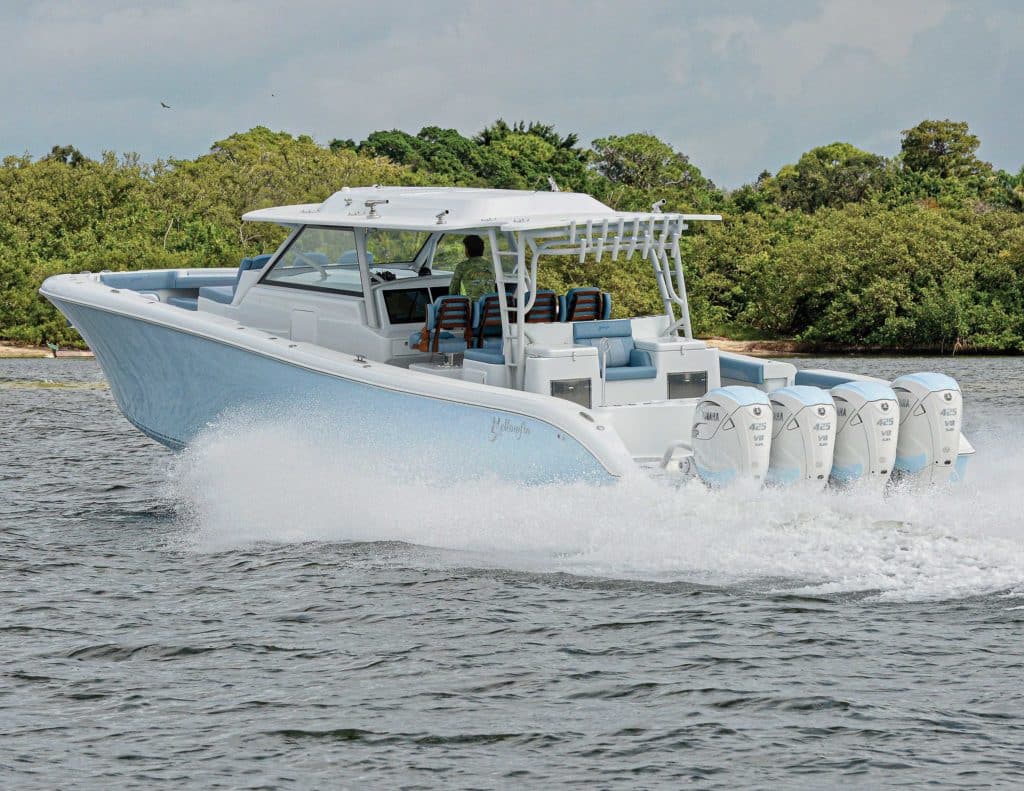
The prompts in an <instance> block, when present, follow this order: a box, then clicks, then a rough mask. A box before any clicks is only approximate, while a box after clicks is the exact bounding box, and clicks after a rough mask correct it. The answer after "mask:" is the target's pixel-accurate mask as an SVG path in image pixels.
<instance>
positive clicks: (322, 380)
mask: <svg viewBox="0 0 1024 791" xmlns="http://www.w3.org/2000/svg"><path fill="white" fill-rule="evenodd" d="M660 209H661V206H660V205H659V204H655V205H654V206H653V207H652V210H651V211H649V212H620V211H615V210H613V209H611V208H609V207H608V206H606V205H604V204H603V203H601V202H599V201H598V200H596V199H595V198H593V197H591V196H589V195H585V194H581V193H571V192H560V191H554V190H552V191H538V192H531V191H513V190H497V189H469V188H452V187H436V188H434V187H393V186H392V187H389V186H373V187H358V188H356V187H351V188H350V187H345V188H342V189H340V190H339V191H337V192H335V193H334V194H332V195H331V196H329V197H328V198H327V199H326V200H324V201H323V202H322V203H311V204H303V205H295V206H280V207H274V208H265V209H259V210H256V211H251V212H249V213H247V214H245V215H244V217H243V220H245V221H247V222H262V223H276V224H278V225H280V226H283V227H284V228H286V229H287V238H286V239H285V240H284V242H283V243H282V244H281V245H280V247H279V248H278V249H277V250H276V251H275V252H273V253H270V254H264V255H259V256H254V257H249V258H245V259H244V260H242V261H241V263H240V265H239V266H238V267H237V268H232V269H173V270H152V271H120V272H109V271H104V272H99V273H91V272H81V273H79V274H63V275H57V276H53V277H50V278H48V279H47V280H46V281H45V283H44V284H43V285H42V288H41V289H40V290H41V293H42V294H43V295H44V296H45V297H46V298H47V299H48V300H50V301H51V302H52V303H53V304H54V305H55V306H56V307H57V308H58V309H59V310H60V311H61V312H62V313H63V314H64V315H65V316H66V317H67V319H68V320H69V321H70V323H71V324H72V325H73V326H74V327H75V328H76V329H77V330H78V331H79V332H80V333H81V335H82V337H83V338H84V339H85V341H86V342H87V343H88V344H89V346H90V348H91V349H92V350H93V352H94V353H95V355H96V358H97V360H98V361H99V364H100V366H101V367H102V369H103V371H104V373H105V375H106V377H107V379H108V381H109V383H110V388H111V391H112V393H113V396H114V399H115V400H116V402H117V405H118V407H119V408H120V410H121V411H122V412H123V413H124V415H125V417H126V418H127V419H128V420H129V421H130V422H131V423H132V424H133V425H134V426H135V427H136V428H138V429H139V430H140V431H142V432H143V433H144V434H146V435H147V436H149V437H151V438H153V439H154V440H156V441H158V442H160V443H163V444H164V445H166V446H168V447H169V448H173V449H181V448H184V447H186V446H187V445H189V443H191V442H193V441H194V440H195V439H196V437H197V436H199V435H200V434H201V433H202V432H203V431H204V430H206V429H207V428H208V427H210V426H211V425H215V424H217V423H218V421H221V420H223V418H224V416H225V415H228V414H231V413H232V412H233V411H236V410H239V409H248V410H258V411H259V413H260V414H263V415H265V416H267V417H268V418H269V419H274V418H276V417H278V416H281V417H283V416H286V415H294V414H296V413H300V414H309V415H313V414H315V415H316V416H317V417H316V420H319V421H328V422H329V423H330V425H331V428H332V430H334V431H337V432H338V433H339V435H340V436H343V437H349V438H350V440H351V443H353V444H354V445H356V446H358V445H359V444H360V443H364V444H366V445H367V446H368V447H367V452H373V453H377V452H381V450H382V449H383V448H387V451H386V452H388V453H391V454H402V455H404V456H410V457H418V456H420V455H422V457H423V458H424V459H425V460H429V462H426V461H425V463H429V464H431V465H432V466H433V467H434V468H436V469H438V470H442V471H444V472H446V473H450V474H451V475H452V476H453V477H456V478H467V477H478V476H482V475H489V476H496V477H498V478H505V479H510V480H515V481H522V482H524V483H529V484H535V483H552V482H568V481H588V482H608V481H614V480H616V479H621V478H624V477H627V476H632V475H635V474H637V473H640V474H646V475H650V476H653V477H658V478H665V479H668V480H678V481H688V480H690V479H693V478H697V479H700V480H702V481H704V482H705V483H706V484H708V485H709V486H726V485H729V484H731V483H734V482H739V481H743V480H747V481H752V482H753V483H754V485H774V486H791V485H794V484H802V485H806V486H810V487H822V488H823V487H826V486H829V485H832V486H849V485H854V484H859V483H863V484H870V485H880V486H888V485H890V483H891V482H892V481H894V480H904V479H906V480H910V481H912V482H914V483H915V484H916V485H923V486H929V485H932V484H942V483H947V482H953V481H958V480H962V479H963V477H964V475H965V472H966V467H967V462H968V460H969V458H970V457H971V455H972V454H973V453H974V449H973V448H972V447H971V445H970V443H969V442H968V440H967V439H966V438H965V437H964V436H963V433H962V431H961V428H962V411H963V396H962V393H961V391H960V387H959V386H958V384H957V382H956V381H955V380H953V379H952V378H950V377H949V376H946V375H944V374H941V373H936V372H910V373H908V374H907V375H905V376H901V377H899V378H897V379H896V380H894V381H887V380H884V379H881V378H876V377H871V376H865V375H859V374H855V373H847V372H841V371H831V370H797V368H796V366H794V365H793V364H792V363H790V362H786V361H779V360H770V359H760V358H755V357H750V356H746V355H742V354H735V353H729V352H725V351H721V350H719V349H717V348H715V347H713V346H712V345H709V344H708V343H707V342H705V341H704V340H701V339H699V338H695V337H694V335H693V331H692V327H691V322H690V312H689V305H688V301H687V290H686V277H685V271H684V266H683V260H682V251H681V247H682V245H681V239H682V237H683V235H684V234H686V233H687V232H688V231H690V230H692V229H693V228H694V227H695V226H696V225H698V224H702V223H712V222H718V221H720V220H721V217H720V216H718V215H708V214H681V213H671V212H662V211H661V210H660ZM468 236H475V237H478V238H479V240H480V241H481V242H482V243H483V247H484V254H483V260H484V262H485V263H484V267H485V272H486V273H487V275H486V279H488V280H490V276H491V275H492V274H493V282H490V283H489V286H488V287H489V288H490V290H489V291H488V292H487V293H484V294H474V295H473V296H474V298H473V299H470V298H469V297H468V296H466V295H464V294H462V293H450V286H451V283H452V278H453V270H454V268H455V265H456V263H457V262H458V261H459V260H461V259H462V258H464V257H465V253H464V252H463V246H464V241H465V239H466V238H467V237H468ZM565 257H569V258H570V259H573V260H574V261H575V262H576V263H578V264H579V265H581V269H580V271H586V265H587V262H594V261H605V260H609V261H612V262H616V261H618V262H621V261H625V260H634V261H635V260H636V258H637V257H639V258H640V259H642V260H643V261H644V262H646V264H649V266H650V272H651V277H653V279H654V283H655V284H656V286H657V290H658V294H659V296H660V302H661V310H660V312H658V313H657V314H656V315H649V316H632V317H630V316H619V315H617V312H616V311H615V309H614V308H615V305H614V302H613V300H614V295H613V294H609V293H606V292H604V291H602V290H601V289H600V288H598V287H597V286H595V285H593V284H591V283H586V282H583V283H578V284H576V285H575V286H574V287H572V288H568V289H566V290H565V291H564V293H562V292H559V293H556V292H555V291H554V290H550V289H545V288H541V287H539V286H538V283H539V282H541V281H540V279H539V276H538V269H539V267H542V266H545V265H547V264H548V263H549V262H550V261H551V260H556V261H557V260H558V259H559V258H565ZM488 267H489V268H488ZM541 272H543V270H542V269H541ZM457 290H459V291H460V292H461V291H463V290H464V287H463V286H462V285H461V284H460V288H459V289H457ZM350 450H351V447H350Z"/></svg>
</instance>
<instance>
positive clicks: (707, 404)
mask: <svg viewBox="0 0 1024 791" xmlns="http://www.w3.org/2000/svg"><path fill="white" fill-rule="evenodd" d="M771 435H772V410H771V405H770V404H769V403H768V396H767V394H765V393H763V392H762V391H760V390H758V389H757V388H755V387H741V386H738V385H731V386H729V387H716V388H715V389H714V390H712V391H711V392H709V393H708V394H707V395H705V396H704V398H702V399H701V401H700V403H699V404H697V411H696V412H695V413H694V416H693V460H694V464H695V466H696V468H697V474H698V475H700V477H701V479H702V480H703V481H704V482H705V483H707V484H709V485H711V486H723V485H725V484H728V483H731V482H733V481H735V480H742V479H748V480H755V481H763V480H764V477H765V475H766V474H767V472H768V455H769V450H770V447H771Z"/></svg>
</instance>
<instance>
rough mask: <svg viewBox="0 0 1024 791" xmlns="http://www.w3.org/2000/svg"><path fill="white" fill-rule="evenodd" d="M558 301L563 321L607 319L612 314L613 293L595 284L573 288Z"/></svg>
mask: <svg viewBox="0 0 1024 791" xmlns="http://www.w3.org/2000/svg"><path fill="white" fill-rule="evenodd" d="M558 301H559V311H558V314H559V318H560V320H561V321H596V320H601V319H604V320H607V319H610V318H611V315H612V295H611V294H608V293H605V292H603V291H601V289H599V288H595V287H593V286H585V287H583V288H571V289H569V291H567V292H566V294H565V296H564V297H559V299H558Z"/></svg>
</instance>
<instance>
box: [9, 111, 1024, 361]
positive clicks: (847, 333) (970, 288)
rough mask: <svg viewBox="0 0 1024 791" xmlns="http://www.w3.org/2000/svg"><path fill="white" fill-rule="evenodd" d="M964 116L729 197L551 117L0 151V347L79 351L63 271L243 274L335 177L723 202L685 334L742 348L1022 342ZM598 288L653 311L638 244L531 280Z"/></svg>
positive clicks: (990, 350)
mask: <svg viewBox="0 0 1024 791" xmlns="http://www.w3.org/2000/svg"><path fill="white" fill-rule="evenodd" d="M979 145H980V141H979V139H978V138H977V137H976V136H975V135H973V134H971V132H970V130H969V129H968V125H967V124H966V123H964V122H958V121H950V120H941V121H936V120H926V121H922V122H921V123H920V124H918V125H917V126H915V127H913V128H911V129H908V130H905V131H904V132H903V133H902V136H901V140H900V151H899V153H898V154H897V155H896V156H895V157H892V158H887V157H883V156H879V155H877V154H873V153H870V152H867V151H862V150H860V149H858V148H856V147H854V146H852V145H850V144H849V143H842V142H838V143H831V144H828V145H823V146H820V147H818V148H814V149H812V150H811V151H808V152H807V153H805V154H803V155H802V156H800V157H799V159H798V160H797V161H796V162H795V163H792V164H789V165H785V166H784V167H782V168H780V169H779V170H778V172H776V173H770V172H768V171H764V172H762V173H761V174H759V175H758V176H757V178H756V179H755V180H753V181H752V182H750V183H748V184H745V185H743V186H741V187H739V188H737V189H734V190H723V189H720V188H718V187H717V186H716V185H715V184H713V183H712V182H711V181H709V180H708V179H707V178H706V177H704V176H703V174H702V173H701V171H700V170H699V169H698V167H697V166H696V165H695V164H694V163H692V162H691V161H690V159H689V158H688V157H687V156H686V155H685V154H684V153H683V152H680V151H677V150H675V149H673V148H672V147H671V146H669V145H668V144H666V143H664V142H663V141H661V140H659V139H658V138H657V137H655V136H653V135H651V134H647V133H634V134H627V135H622V136H609V137H605V138H599V139H597V140H594V141H592V143H591V144H590V145H589V146H585V145H582V144H581V143H580V141H579V139H578V137H577V136H576V135H574V134H567V135H562V134H561V133H559V132H557V131H556V130H555V129H554V128H553V127H552V126H549V125H546V124H542V123H523V122H520V123H516V124H512V125H510V124H507V123H505V122H504V121H501V120H499V121H497V122H495V123H494V124H491V125H490V126H488V127H487V128H485V129H483V130H482V131H481V132H479V133H478V134H477V135H475V136H473V137H465V136H463V135H461V134H460V133H459V132H457V131H456V130H453V129H442V128H439V127H426V128H424V129H421V130H420V131H419V132H418V133H416V134H411V133H408V132H404V131H399V130H391V131H378V132H373V133H371V134H370V135H368V136H367V138H366V139H365V140H363V141H361V142H358V143H357V142H356V141H354V140H346V139H335V140H331V141H330V142H329V143H328V144H326V145H322V144H319V143H317V142H316V141H314V140H313V139H312V138H310V137H308V136H306V135H299V136H297V137H295V136H292V135H291V134H288V133H285V132H273V131H271V130H269V129H267V128H265V127H256V128H254V129H251V130H249V131H248V132H242V133H238V134H234V135H231V136H230V137H228V138H225V139H224V140H220V141H218V142H216V143H214V145H213V146H212V148H211V150H210V152H209V153H207V154H204V155H202V156H199V157H197V158H195V159H188V160H178V159H171V160H166V161H163V160H159V161H157V162H153V163H145V162H143V161H142V160H141V159H140V158H139V157H138V156H137V155H134V154H125V155H121V156H118V155H116V154H113V153H109V152H108V153H105V154H103V156H102V157H100V158H99V159H91V158H89V157H86V156H84V155H83V154H82V153H81V152H80V151H79V150H78V149H76V148H75V147H74V146H71V145H65V146H54V148H53V149H52V150H51V152H50V153H49V154H47V155H46V156H44V157H41V158H39V159H33V158H32V157H30V156H28V155H23V156H7V157H5V158H4V159H3V160H2V161H0V341H4V342H6V343H5V344H4V345H0V357H11V356H47V355H50V354H51V352H50V349H49V347H48V345H49V344H52V345H56V346H58V347H59V349H60V351H59V352H58V354H59V355H60V356H65V355H66V354H70V353H71V352H72V351H73V350H82V349H84V343H83V342H82V339H81V338H80V337H79V336H78V334H77V333H76V332H75V331H74V330H73V329H71V328H70V327H69V326H68V325H67V323H66V322H65V321H64V319H63V318H62V317H61V316H60V315H59V314H58V313H57V311H56V310H55V309H53V308H52V306H50V305H49V304H48V303H47V302H46V301H45V300H44V299H43V298H42V297H41V296H39V294H38V289H39V286H40V285H41V284H42V282H43V280H45V279H46V277H49V276H50V275H53V274H58V273H63V272H80V271H84V270H88V271H93V272H96V271H102V270H114V271H118V270H134V269H156V268H178V267H182V268H185V267H188V268H191V267H233V266H237V265H238V262H239V260H240V259H241V258H243V257H245V256H248V255H255V254H258V253H261V252H268V251H272V250H274V249H275V248H276V247H277V246H278V245H279V244H280V242H281V241H282V239H283V238H284V230H283V229H280V228H276V227H273V226H267V225H263V224H249V223H242V222H241V220H240V218H241V215H242V214H244V213H245V212H247V211H250V210H252V209H257V208H263V207H267V206H276V205H283V204H293V203H311V202H319V201H321V200H323V199H324V198H325V197H327V196H328V195H330V194H331V193H333V192H334V191H336V190H337V189H340V188H341V187H342V186H345V185H348V186H360V185H368V184H395V185H453V186H472V187H498V188H505V189H527V190H539V189H548V188H549V187H548V183H549V178H550V179H553V180H554V181H555V182H556V184H557V185H558V187H559V188H561V189H563V190H574V191H579V192H586V193H589V194H591V195H594V196H595V197H596V198H598V199H599V200H601V201H603V202H604V203H606V204H608V205H609V206H611V207H612V208H615V209H618V210H625V211H648V210H650V208H651V206H652V204H653V203H655V202H656V201H664V209H665V211H681V212H694V213H719V214H721V215H722V216H723V220H724V222H722V223H713V224H708V223H700V224H695V226H694V228H693V233H692V234H691V235H688V236H687V237H686V238H685V239H684V245H685V249H684V251H683V254H684V259H685V261H686V263H687V282H688V291H689V296H690V309H691V317H692V320H693V326H694V334H695V335H697V336H698V337H705V338H707V337H710V338H715V339H719V340H718V341H716V342H717V343H718V344H719V345H720V347H721V348H728V349H730V350H736V351H743V352H744V353H748V354H763V355H769V354H772V355H780V354H822V353H825V354H829V353H844V354H845V353H861V354H894V353H898V354H915V353H921V354H924V353H927V354H943V355H949V354H979V353H984V354H1020V353H1024V167H1022V168H1021V169H1020V170H1019V171H1018V172H1017V173H1010V172H1007V171H1003V170H997V169H995V168H993V166H992V165H991V164H989V163H987V162H984V161H982V160H980V159H979V158H978V157H977V150H978V147H979ZM580 284H593V285H597V286H599V287H601V288H602V289H604V290H606V291H609V292H611V293H612V294H613V298H614V302H613V312H614V314H615V315H616V316H626V315H645V314H651V313H656V312H658V311H659V310H660V304H661V303H660V299H659V297H658V294H657V290H656V286H655V284H654V279H653V277H651V273H650V269H649V266H648V264H647V263H646V262H645V261H642V260H639V257H634V258H632V259H626V260H621V261H619V262H614V263H613V262H609V261H608V260H607V257H606V258H605V260H603V261H601V262H594V261H592V260H588V261H585V262H583V263H580V262H578V261H575V260H573V261H569V260H565V261H559V262H557V263H555V262H552V263H551V264H549V265H548V266H547V267H545V268H544V269H543V270H542V276H541V278H540V285H541V286H542V287H546V288H552V289H555V290H556V291H565V290H566V289H567V288H568V287H570V286H572V285H580Z"/></svg>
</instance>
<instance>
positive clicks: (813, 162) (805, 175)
mask: <svg viewBox="0 0 1024 791" xmlns="http://www.w3.org/2000/svg"><path fill="white" fill-rule="evenodd" d="M886 164H887V163H886V160H885V157H880V156H878V155H876V154H869V153H868V152H867V151H861V150H860V149H859V148H855V147H854V146H851V145H850V144H849V143H832V144H831V145H828V146H821V147H819V148H814V149H812V150H810V151H808V152H807V153H806V154H804V155H803V156H802V157H800V161H799V162H797V163H796V164H795V165H787V166H786V167H784V168H782V170H780V171H779V174H778V176H777V177H776V181H777V185H778V191H779V203H780V204H781V205H782V207H783V208H785V209H802V210H803V211H807V212H813V211H815V210H816V209H820V208H822V207H823V206H843V205H845V204H847V203H859V202H861V201H864V200H866V199H868V198H870V197H872V196H873V195H876V194H878V193H879V192H881V191H883V190H884V189H885V188H886V186H887V182H888V181H889V178H888V177H889V174H888V172H887V167H886Z"/></svg>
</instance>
